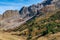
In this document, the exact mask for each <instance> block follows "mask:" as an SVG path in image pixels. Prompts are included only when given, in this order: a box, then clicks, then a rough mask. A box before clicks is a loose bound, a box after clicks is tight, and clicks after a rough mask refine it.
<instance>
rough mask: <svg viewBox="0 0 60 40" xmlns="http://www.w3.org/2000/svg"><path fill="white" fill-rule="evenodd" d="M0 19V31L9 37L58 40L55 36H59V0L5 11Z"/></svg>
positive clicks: (26, 39) (50, 0)
mask: <svg viewBox="0 0 60 40" xmlns="http://www.w3.org/2000/svg"><path fill="white" fill-rule="evenodd" d="M1 18H2V19H1V21H0V30H3V31H4V32H9V33H11V34H10V35H14V36H22V38H23V37H25V39H24V38H23V39H24V40H42V38H44V37H45V38H44V39H43V40H45V39H46V38H47V39H46V40H60V39H59V38H60V35H57V34H60V33H58V32H60V0H44V1H43V2H42V3H38V4H36V5H34V4H33V5H31V6H29V7H25V6H24V7H22V8H21V10H19V11H17V10H7V11H5V12H4V13H3V15H1ZM51 35H52V36H51ZM56 35H57V36H56ZM50 36H51V37H50ZM53 36H54V37H53ZM55 36H56V37H55Z"/></svg>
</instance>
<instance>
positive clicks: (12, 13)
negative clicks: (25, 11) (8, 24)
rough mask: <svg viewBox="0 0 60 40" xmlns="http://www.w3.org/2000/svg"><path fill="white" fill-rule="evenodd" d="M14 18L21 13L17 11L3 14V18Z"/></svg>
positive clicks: (8, 11)
mask: <svg viewBox="0 0 60 40" xmlns="http://www.w3.org/2000/svg"><path fill="white" fill-rule="evenodd" d="M13 16H19V12H18V11H17V10H7V11H5V12H4V13H3V15H2V18H3V19H5V18H9V17H13Z"/></svg>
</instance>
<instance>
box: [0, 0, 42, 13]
mask: <svg viewBox="0 0 60 40" xmlns="http://www.w3.org/2000/svg"><path fill="white" fill-rule="evenodd" d="M42 1H43V0H0V14H2V13H3V12H4V11H6V10H20V9H21V7H23V6H30V5H32V4H37V3H40V2H42Z"/></svg>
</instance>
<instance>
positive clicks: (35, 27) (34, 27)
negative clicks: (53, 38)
mask: <svg viewBox="0 0 60 40" xmlns="http://www.w3.org/2000/svg"><path fill="white" fill-rule="evenodd" d="M59 28H60V11H55V12H51V13H49V12H47V14H46V15H45V16H43V17H41V16H36V17H34V18H33V19H31V20H29V21H27V22H26V23H25V24H23V25H21V26H20V27H18V28H16V29H15V30H13V31H20V33H21V34H19V35H25V36H27V37H28V38H27V40H28V39H36V38H39V37H40V36H45V35H46V34H49V33H53V34H54V33H56V32H60V29H59ZM26 29H28V30H26ZM21 31H22V32H21ZM39 35H40V36H39ZM36 36H37V37H36Z"/></svg>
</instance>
